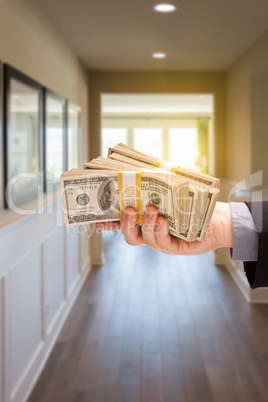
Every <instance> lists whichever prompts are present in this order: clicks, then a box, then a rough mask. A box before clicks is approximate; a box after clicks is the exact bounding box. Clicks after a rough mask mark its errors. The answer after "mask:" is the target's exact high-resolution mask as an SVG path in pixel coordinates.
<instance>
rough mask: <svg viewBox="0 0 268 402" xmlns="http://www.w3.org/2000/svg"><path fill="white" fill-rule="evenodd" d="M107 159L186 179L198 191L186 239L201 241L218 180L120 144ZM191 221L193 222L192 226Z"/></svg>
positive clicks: (111, 149)
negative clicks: (163, 171) (170, 172)
mask: <svg viewBox="0 0 268 402" xmlns="http://www.w3.org/2000/svg"><path fill="white" fill-rule="evenodd" d="M108 158H111V159H113V160H116V161H117V162H119V161H120V162H124V163H132V164H136V165H141V164H142V166H146V167H149V166H150V167H151V168H152V169H154V168H156V169H159V168H160V169H162V170H163V169H164V170H168V171H172V172H174V173H176V174H177V175H179V176H181V177H187V178H188V180H189V183H191V184H192V186H194V187H195V188H197V189H198V192H199V199H200V202H199V204H198V205H199V207H198V208H199V211H198V213H196V212H195V210H194V211H193V217H192V218H191V222H192V223H191V228H190V230H189V231H188V237H189V240H194V239H195V238H196V239H197V240H199V241H201V240H203V238H204V237H205V235H206V231H207V228H208V225H209V222H210V219H211V216H212V213H213V211H214V208H215V205H216V202H217V199H218V196H219V192H220V190H219V187H220V180H219V179H217V178H216V177H212V176H209V175H205V174H203V173H199V172H193V171H191V170H189V169H185V168H183V167H181V166H179V165H171V164H170V163H169V162H165V161H161V160H158V159H157V158H154V157H152V156H149V155H146V154H143V153H141V152H138V151H136V150H135V149H132V148H130V147H128V146H127V145H125V144H122V143H119V144H118V145H116V146H115V147H113V148H109V151H108ZM144 164H145V165H144ZM193 220H194V221H195V224H194V225H193Z"/></svg>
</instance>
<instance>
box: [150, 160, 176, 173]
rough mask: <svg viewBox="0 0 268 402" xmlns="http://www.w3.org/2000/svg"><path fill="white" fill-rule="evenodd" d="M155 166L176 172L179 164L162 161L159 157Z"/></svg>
mask: <svg viewBox="0 0 268 402" xmlns="http://www.w3.org/2000/svg"><path fill="white" fill-rule="evenodd" d="M155 167H156V168H157V169H164V170H167V171H168V172H172V173H176V172H177V168H178V167H179V165H173V166H172V165H171V164H170V163H169V162H165V161H162V160H161V159H158V160H157V161H156V162H155Z"/></svg>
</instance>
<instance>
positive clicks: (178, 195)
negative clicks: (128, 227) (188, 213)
mask: <svg viewBox="0 0 268 402" xmlns="http://www.w3.org/2000/svg"><path fill="white" fill-rule="evenodd" d="M60 182H61V189H62V200H63V210H64V217H65V223H66V225H67V226H70V225H79V224H85V223H94V222H106V221H118V220H120V216H121V215H122V212H123V210H124V208H125V207H126V206H133V207H134V208H136V210H137V212H138V216H139V220H138V222H139V223H141V221H142V216H143V214H144V212H145V208H146V207H147V206H148V205H154V206H155V207H157V209H158V211H159V214H160V215H161V216H163V217H165V218H166V219H167V221H168V224H169V227H170V231H171V233H172V234H173V235H175V236H177V237H181V238H184V239H185V238H187V235H186V234H185V232H186V229H187V228H186V227H183V225H182V224H181V214H180V207H183V203H184V202H186V200H187V197H188V194H189V187H188V181H187V180H185V179H183V180H182V179H181V178H179V177H178V176H176V175H168V174H166V173H165V174H164V173H155V172H132V171H131V172H118V171H111V170H109V171H105V170H79V169H73V170H70V171H69V172H65V173H63V174H62V175H61V178H60Z"/></svg>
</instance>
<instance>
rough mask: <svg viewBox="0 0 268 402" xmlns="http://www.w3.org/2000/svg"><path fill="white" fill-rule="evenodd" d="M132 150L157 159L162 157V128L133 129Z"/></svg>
mask: <svg viewBox="0 0 268 402" xmlns="http://www.w3.org/2000/svg"><path fill="white" fill-rule="evenodd" d="M134 148H135V149H136V150H137V151H140V152H144V153H145V154H148V155H150V156H154V157H155V158H158V159H163V156H162V128H134Z"/></svg>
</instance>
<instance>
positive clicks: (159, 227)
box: [155, 222, 163, 230]
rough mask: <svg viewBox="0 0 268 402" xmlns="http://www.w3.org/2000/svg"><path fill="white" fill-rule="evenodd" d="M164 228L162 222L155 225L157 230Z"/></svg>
mask: <svg viewBox="0 0 268 402" xmlns="http://www.w3.org/2000/svg"><path fill="white" fill-rule="evenodd" d="M162 226H163V225H162V222H157V223H156V225H155V229H156V230H160V229H161V227H162Z"/></svg>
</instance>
